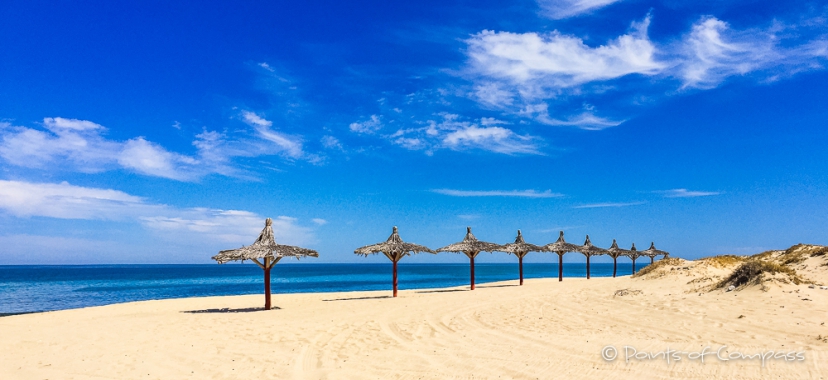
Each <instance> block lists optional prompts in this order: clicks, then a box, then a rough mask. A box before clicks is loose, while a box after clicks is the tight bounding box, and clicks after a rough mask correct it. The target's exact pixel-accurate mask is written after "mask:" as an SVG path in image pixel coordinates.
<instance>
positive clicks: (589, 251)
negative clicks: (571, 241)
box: [577, 235, 607, 280]
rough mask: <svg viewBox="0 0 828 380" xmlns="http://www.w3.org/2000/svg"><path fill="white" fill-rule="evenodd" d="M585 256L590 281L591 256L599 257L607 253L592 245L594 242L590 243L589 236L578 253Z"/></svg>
mask: <svg viewBox="0 0 828 380" xmlns="http://www.w3.org/2000/svg"><path fill="white" fill-rule="evenodd" d="M577 252H580V253H581V254H583V255H584V256H586V278H587V280H588V279H589V258H590V257H591V256H598V255H603V254H606V253H607V250H606V249H603V248H598V247H596V246H594V245H592V242H591V241H589V235H587V236H586V241H584V245H582V246H580V247H578V251H577Z"/></svg>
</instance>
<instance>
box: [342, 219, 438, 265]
mask: <svg viewBox="0 0 828 380" xmlns="http://www.w3.org/2000/svg"><path fill="white" fill-rule="evenodd" d="M412 252H413V253H418V252H428V253H436V252H434V251H432V250H431V249H430V248H428V247H426V246H423V245H417V244H412V243H406V242H404V241H402V239H400V235H399V233H397V227H396V226H394V232H392V233H391V236H389V237H388V240H386V241H384V242H382V243H377V244H371V245H366V246H364V247H360V248H357V249H355V250H354V253H356V254H357V255H363V256H368V255H370V254H376V253H382V254H385V255H386V256H389V255H398V254H399V255H400V256H399V257H402V256H408V255H410V254H411V253H412ZM389 258H390V256H389Z"/></svg>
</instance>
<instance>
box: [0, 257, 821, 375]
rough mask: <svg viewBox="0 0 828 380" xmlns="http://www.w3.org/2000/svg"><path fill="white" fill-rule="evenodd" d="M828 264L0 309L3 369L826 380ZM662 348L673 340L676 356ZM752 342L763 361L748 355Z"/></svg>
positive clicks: (723, 266) (696, 267)
mask: <svg viewBox="0 0 828 380" xmlns="http://www.w3.org/2000/svg"><path fill="white" fill-rule="evenodd" d="M824 262H828V258H826V257H825V256H821V257H811V258H808V259H807V260H805V261H802V262H799V263H797V264H796V265H798V267H799V274H800V275H802V276H803V277H807V276H810V277H809V278H810V280H809V282H811V283H810V284H809V283H800V284H798V285H796V284H794V283H786V282H787V281H786V280H784V279H779V278H770V277H768V278H765V279H764V280H762V281H761V283H759V284H753V285H750V284H748V285H744V286H740V287H739V288H738V289H735V290H733V291H727V289H712V288H711V285H712V284H714V283H715V282H717V281H721V279H722V278H724V277H726V276H727V275H728V273H730V272H732V270H733V268H734V267H735V266H737V265H739V263H738V262H736V263H730V264H729V263H726V262H725V263H714V262H704V261H696V262H690V261H683V260H676V261H675V262H674V263H673V264H674V265H661V266H659V267H658V268H655V270H652V271H651V272H650V273H648V274H647V275H644V276H639V277H637V278H630V277H624V278H593V279H590V280H586V279H580V278H566V279H564V281H563V282H562V283H559V282H558V281H557V279H529V280H527V281H526V284H525V285H523V286H517V281H510V282H502V283H493V284H482V285H479V286H478V288H477V289H476V290H474V291H469V290H468V288H467V287H459V288H451V289H435V290H404V291H401V292H400V296H399V297H398V298H396V299H394V298H390V297H389V295H390V293H391V292H390V290H389V291H378V292H352V293H321V294H286V295H281V294H280V295H275V296H274V305H275V306H276V307H277V309H274V310H270V311H262V310H260V309H259V308H260V307H261V305H262V303H263V296H261V295H251V296H234V297H209V298H189V299H174V300H162V301H147V302H134V303H126V304H118V305H110V306H103V307H92V308H86V309H77V310H65V311H58V312H49V313H39V314H27V315H16V316H9V317H3V318H0V337H2V345H0V374H2V376H0V378H3V379H184V378H194V379H237V378H238V379H241V378H262V379H269V378H280V379H281V378H286V379H327V378H330V379H394V378H405V379H551V378H569V379H587V378H590V379H593V378H597V379H602V378H636V379H648V378H667V377H677V378H687V379H710V378H721V379H758V378H787V379H823V378H828V325H826V322H828V289H820V285H826V284H824V283H822V282H825V281H826V280H828V278H826V277H825V272H828V270H826V269H828V266H826V265H825V264H823V263H824ZM570 265H575V264H570ZM389 277H390V273H389ZM777 277H778V276H777ZM401 281H405V279H401ZM811 286H812V287H811ZM620 290H621V291H620ZM619 291H620V292H619ZM607 346H612V347H614V350H613V349H612V348H606V347H607ZM722 346H726V347H725V348H723V349H722V348H721V347H722ZM625 347H626V348H625ZM705 347H709V348H708V349H707V350H705ZM633 349H634V350H635V353H636V355H637V357H633V358H630V359H629V361H628V360H626V358H627V356H628V355H629V354H632V353H633V351H632V350H633ZM668 349H670V350H674V351H677V352H678V353H672V352H671V353H668V354H667V355H666V356H668V357H670V358H671V360H670V362H669V363H668V362H667V360H666V359H665V357H664V356H665V355H664V354H663V352H665V351H667V350H668ZM682 351H683V352H682ZM703 351H704V352H709V354H707V355H704V359H705V360H704V363H702V362H701V360H700V359H699V358H698V355H699V353H701V352H703ZM768 351H773V354H771V355H770V356H768ZM602 352H603V353H604V355H605V356H608V357H612V356H613V355H614V354H617V357H615V358H614V360H607V359H605V358H603V357H602ZM780 352H781V353H783V354H782V355H780V354H779V353H780ZM645 354H646V355H645ZM756 354H764V355H765V356H766V357H767V359H766V360H765V362H764V365H763V363H762V360H761V359H759V358H758V357H755V356H754V358H753V359H744V358H743V357H744V356H745V355H756ZM645 356H655V358H646V357H645ZM717 356H721V357H724V358H725V359H727V358H730V360H727V361H725V360H722V359H719V358H718V357H717ZM783 356H784V357H785V358H782V357H783ZM676 357H678V358H679V359H680V360H678V361H676V360H675V358H676ZM740 358H742V359H740Z"/></svg>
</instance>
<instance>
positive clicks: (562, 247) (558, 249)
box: [543, 231, 579, 281]
mask: <svg viewBox="0 0 828 380" xmlns="http://www.w3.org/2000/svg"><path fill="white" fill-rule="evenodd" d="M578 248H579V247H578V246H577V245H575V244H572V243H567V242H566V240H564V232H563V231H561V233H560V235H559V236H558V240H556V241H555V242H554V243H549V244H547V245H545V246H543V249H544V250H545V251H547V252H555V253H557V254H558V281H563V255H564V254H565V253H567V252H578Z"/></svg>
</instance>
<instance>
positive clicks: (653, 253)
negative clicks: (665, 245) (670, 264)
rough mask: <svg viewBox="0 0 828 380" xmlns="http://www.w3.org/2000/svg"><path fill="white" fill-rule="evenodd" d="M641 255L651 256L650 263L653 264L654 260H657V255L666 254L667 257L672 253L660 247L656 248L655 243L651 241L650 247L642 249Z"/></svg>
mask: <svg viewBox="0 0 828 380" xmlns="http://www.w3.org/2000/svg"><path fill="white" fill-rule="evenodd" d="M641 256H647V257H649V258H650V264H652V263H653V261H655V257H656V256H664V257H665V258H666V257H667V256H670V253H669V252H665V251H662V250H660V249H656V247H655V243H654V242H650V248H647V249H645V250H643V251H641Z"/></svg>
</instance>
